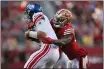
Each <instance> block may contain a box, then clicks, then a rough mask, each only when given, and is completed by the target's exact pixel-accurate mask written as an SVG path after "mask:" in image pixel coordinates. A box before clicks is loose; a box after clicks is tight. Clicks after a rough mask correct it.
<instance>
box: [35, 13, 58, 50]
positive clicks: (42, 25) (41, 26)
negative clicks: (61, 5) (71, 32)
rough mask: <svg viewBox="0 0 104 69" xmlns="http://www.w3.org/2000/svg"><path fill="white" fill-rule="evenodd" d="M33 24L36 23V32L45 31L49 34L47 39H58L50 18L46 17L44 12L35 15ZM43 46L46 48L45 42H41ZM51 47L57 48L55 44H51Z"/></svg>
mask: <svg viewBox="0 0 104 69" xmlns="http://www.w3.org/2000/svg"><path fill="white" fill-rule="evenodd" d="M33 22H34V23H35V26H34V29H35V30H37V31H38V30H39V31H43V32H45V33H46V34H47V37H50V38H52V39H57V36H56V34H55V32H54V30H53V28H52V26H51V24H50V21H49V19H48V17H47V16H45V15H44V14H43V13H42V12H39V13H35V14H34V15H33ZM41 45H42V46H44V44H43V42H41ZM51 47H53V48H57V47H56V45H54V44H51Z"/></svg>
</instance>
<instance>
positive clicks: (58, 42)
mask: <svg viewBox="0 0 104 69" xmlns="http://www.w3.org/2000/svg"><path fill="white" fill-rule="evenodd" d="M72 39H73V35H64V37H63V38H61V39H58V40H54V39H52V38H50V37H45V38H42V39H41V40H42V42H43V43H46V44H55V45H57V46H65V45H66V44H68V43H70V42H71V40H72Z"/></svg>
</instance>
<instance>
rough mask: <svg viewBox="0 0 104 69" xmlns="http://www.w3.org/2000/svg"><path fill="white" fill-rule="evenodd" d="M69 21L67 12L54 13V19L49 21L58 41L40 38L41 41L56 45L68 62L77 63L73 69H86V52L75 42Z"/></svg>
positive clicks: (69, 13) (70, 17)
mask: <svg viewBox="0 0 104 69" xmlns="http://www.w3.org/2000/svg"><path fill="white" fill-rule="evenodd" d="M71 20H72V13H71V12H70V11H69V10H67V9H61V10H59V11H58V12H57V13H56V15H55V18H54V19H53V20H51V22H52V23H53V27H54V28H55V29H56V30H55V32H56V34H57V37H58V40H55V39H52V38H49V37H45V38H42V41H43V42H44V43H48V44H56V45H58V46H59V47H60V48H61V50H62V51H63V52H64V53H65V54H66V55H67V56H68V58H69V59H70V60H73V61H75V60H76V61H78V62H77V63H78V65H76V66H74V65H75V64H76V63H74V64H73V68H79V69H83V68H87V64H88V58H87V52H86V51H85V49H84V48H82V47H80V46H79V45H78V43H77V42H76V38H75V34H74V29H73V27H72V25H71Z"/></svg>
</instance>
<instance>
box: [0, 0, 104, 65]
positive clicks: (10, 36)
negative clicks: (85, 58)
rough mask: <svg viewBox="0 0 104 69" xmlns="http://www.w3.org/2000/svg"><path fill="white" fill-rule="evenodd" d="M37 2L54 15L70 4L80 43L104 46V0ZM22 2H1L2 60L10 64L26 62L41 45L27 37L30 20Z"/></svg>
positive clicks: (48, 13)
mask: <svg viewBox="0 0 104 69" xmlns="http://www.w3.org/2000/svg"><path fill="white" fill-rule="evenodd" d="M34 3H36V2H35V1H34ZM37 3H40V5H42V7H43V11H44V13H45V14H46V15H47V16H48V17H49V18H50V19H51V18H53V17H54V14H55V13H56V11H58V10H59V9H62V8H66V9H69V10H70V11H72V14H73V19H72V24H73V27H74V29H75V31H76V32H75V33H76V38H77V42H78V43H79V44H80V46H83V47H96V46H103V2H101V1H99V2H98V1H77V2H76V1H44V2H42V1H40V2H39V1H37ZM20 4H21V2H19V1H10V2H7V1H2V2H1V50H2V61H1V62H2V63H7V64H8V63H11V64H9V66H11V65H12V66H13V64H12V63H13V62H16V64H21V65H22V63H25V61H26V60H27V58H28V57H29V56H30V54H31V53H32V52H34V51H36V50H37V49H38V47H37V46H35V45H34V43H31V42H29V41H27V40H25V36H24V33H25V31H26V30H27V22H26V21H25V20H24V11H23V9H22V8H21V7H20ZM48 9H50V10H48ZM35 44H36V43H35ZM18 61H21V63H20V62H18ZM4 67H5V65H4ZM18 67H19V66H18ZM20 67H21V66H20Z"/></svg>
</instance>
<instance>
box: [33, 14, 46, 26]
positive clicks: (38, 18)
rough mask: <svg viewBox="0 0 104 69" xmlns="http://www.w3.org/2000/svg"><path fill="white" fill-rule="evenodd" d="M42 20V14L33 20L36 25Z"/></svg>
mask: <svg viewBox="0 0 104 69" xmlns="http://www.w3.org/2000/svg"><path fill="white" fill-rule="evenodd" d="M42 18H44V17H43V15H42V14H39V15H37V16H36V17H35V18H34V20H33V22H34V24H36V23H37V22H38V21H39V20H40V19H42Z"/></svg>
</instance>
